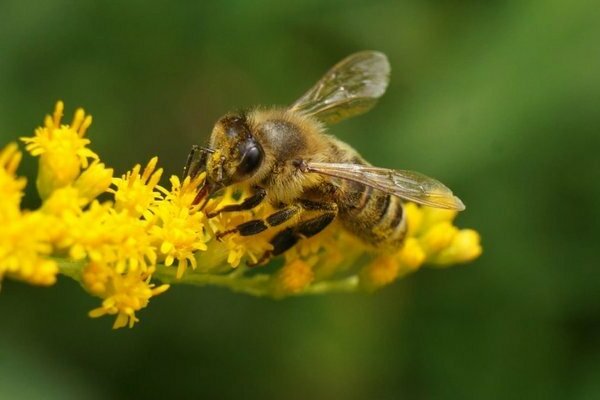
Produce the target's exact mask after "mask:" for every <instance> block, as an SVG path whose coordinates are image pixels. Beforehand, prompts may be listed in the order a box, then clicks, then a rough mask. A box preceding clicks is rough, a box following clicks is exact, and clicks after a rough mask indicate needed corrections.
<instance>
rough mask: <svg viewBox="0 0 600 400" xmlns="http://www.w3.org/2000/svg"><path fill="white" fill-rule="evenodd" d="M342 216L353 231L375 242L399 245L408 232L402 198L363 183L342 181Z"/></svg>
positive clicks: (342, 219) (383, 245) (363, 238)
mask: <svg viewBox="0 0 600 400" xmlns="http://www.w3.org/2000/svg"><path fill="white" fill-rule="evenodd" d="M339 188H340V190H341V192H342V193H343V196H342V199H343V200H342V201H341V202H340V203H341V204H338V205H339V207H340V214H339V216H340V220H341V222H342V223H343V224H344V226H345V227H346V229H348V230H349V231H350V232H352V233H353V234H355V235H356V236H358V237H359V238H361V239H362V240H364V241H365V242H367V243H369V244H371V245H373V246H375V247H383V248H390V249H395V248H398V247H399V246H400V245H401V244H402V241H403V240H404V236H405V234H406V221H405V218H404V209H403V207H402V201H401V200H400V199H399V198H398V197H396V196H392V195H389V194H386V193H384V192H381V191H378V190H375V189H372V188H371V187H368V186H365V185H362V184H360V183H355V182H350V181H341V182H340V183H339Z"/></svg>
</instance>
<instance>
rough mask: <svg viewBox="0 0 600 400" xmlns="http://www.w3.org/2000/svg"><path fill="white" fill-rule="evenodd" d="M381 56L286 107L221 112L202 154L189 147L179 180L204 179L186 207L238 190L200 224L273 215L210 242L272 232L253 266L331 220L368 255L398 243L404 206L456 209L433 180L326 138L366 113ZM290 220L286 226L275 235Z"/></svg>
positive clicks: (384, 76)
mask: <svg viewBox="0 0 600 400" xmlns="http://www.w3.org/2000/svg"><path fill="white" fill-rule="evenodd" d="M389 73H390V65H389V62H388V59H387V57H386V56H385V55H384V54H382V53H380V52H376V51H362V52H358V53H355V54H352V55H350V56H348V57H347V58H345V59H343V60H342V61H340V62H339V63H337V64H336V65H335V66H333V67H332V68H331V69H330V70H329V71H328V72H327V73H326V74H325V75H324V76H323V77H322V78H321V79H320V80H319V81H318V82H317V83H316V84H315V85H314V86H313V87H312V88H311V89H310V90H309V91H308V92H306V93H305V94H304V95H303V96H302V97H300V99H298V100H297V101H296V102H294V103H293V104H292V105H291V106H289V107H283V108H269V109H263V108H255V109H252V110H250V111H246V112H239V113H229V114H227V115H225V116H224V117H222V118H220V119H219V120H218V121H217V123H216V124H215V126H214V128H213V130H212V134H211V137H210V144H209V147H199V146H194V147H193V148H192V151H191V152H190V155H189V157H188V162H187V164H186V167H185V169H184V175H185V176H188V175H189V176H192V177H193V176H196V175H197V174H198V173H199V172H201V171H206V180H205V184H204V186H203V187H202V188H201V189H200V190H199V192H198V195H197V196H196V199H195V203H196V204H198V203H201V202H204V204H206V203H205V202H206V201H207V199H208V197H210V196H211V195H213V194H215V193H216V192H218V191H220V190H221V189H223V188H225V187H227V186H230V185H234V184H241V183H243V184H246V185H248V187H250V188H251V189H252V192H251V193H252V194H251V195H250V196H249V197H247V198H246V199H244V200H243V201H242V202H241V203H240V204H236V205H228V206H225V207H223V208H221V209H219V210H216V211H214V212H212V213H210V214H209V215H208V217H209V218H210V217H213V216H215V215H218V214H219V213H223V212H232V211H242V210H251V209H253V208H255V207H256V206H258V205H259V204H260V203H261V202H263V201H267V202H269V203H270V204H271V205H272V206H273V207H274V208H275V209H276V211H275V212H274V213H273V214H271V215H269V216H268V217H267V218H265V219H255V220H252V221H249V222H245V223H243V224H240V225H238V226H236V227H235V228H233V229H231V230H228V231H226V232H220V233H218V234H217V238H222V237H223V236H224V235H227V234H231V233H237V234H239V235H242V236H249V235H255V234H258V233H260V232H263V231H265V230H267V229H274V236H273V237H272V239H271V241H270V242H271V245H272V247H273V249H272V250H271V251H268V252H266V253H265V254H264V255H263V256H262V258H261V259H260V260H259V261H258V262H257V264H263V263H265V262H266V261H267V260H269V259H270V258H271V257H273V256H277V255H280V254H282V253H284V252H285V251H287V250H288V249H290V248H292V247H293V246H294V245H295V244H296V243H297V242H298V241H299V240H301V239H303V238H308V237H311V236H313V235H316V234H318V233H319V232H321V231H322V230H323V229H325V227H327V226H328V225H329V224H330V223H331V222H333V221H334V219H336V218H337V219H338V220H339V221H340V222H341V224H342V226H343V227H344V228H345V229H346V230H348V231H349V232H350V233H352V234H353V235H355V236H356V237H358V238H359V239H360V240H362V241H363V242H365V243H366V244H368V245H369V246H371V247H373V248H375V249H377V250H381V251H392V250H394V249H398V248H399V246H401V245H402V242H403V240H404V237H405V235H406V230H407V226H406V218H405V215H404V209H403V201H404V200H407V201H411V202H415V203H419V204H422V205H425V206H430V207H437V208H443V209H450V210H459V211H461V210H464V208H465V206H464V205H463V203H462V202H461V200H460V199H459V198H458V197H456V196H454V195H453V194H452V192H451V191H450V189H448V188H447V187H446V186H444V185H443V184H442V183H440V182H438V181H437V180H435V179H432V178H429V177H427V176H425V175H422V174H420V173H417V172H411V171H405V170H393V169H387V168H378V167H374V166H372V165H371V164H369V163H368V162H367V161H365V160H364V159H363V158H362V157H361V156H360V155H359V154H358V152H357V151H356V150H354V149H353V148H352V147H350V146H349V145H348V144H346V143H344V142H342V141H340V140H339V139H337V138H335V137H333V136H331V135H328V134H326V133H325V126H326V125H330V124H334V123H336V122H339V121H341V120H343V119H346V118H349V117H352V116H356V115H359V114H362V113H364V112H366V111H368V110H369V109H371V108H372V107H373V106H374V105H375V103H376V102H377V99H379V97H381V96H382V95H383V94H384V92H385V90H386V88H387V86H388V82H389ZM292 218H294V220H293V221H295V222H294V224H293V225H292V226H288V227H286V228H285V229H282V230H279V231H278V232H277V230H276V228H277V227H278V226H279V225H281V224H283V223H284V222H286V221H289V220H290V219H292Z"/></svg>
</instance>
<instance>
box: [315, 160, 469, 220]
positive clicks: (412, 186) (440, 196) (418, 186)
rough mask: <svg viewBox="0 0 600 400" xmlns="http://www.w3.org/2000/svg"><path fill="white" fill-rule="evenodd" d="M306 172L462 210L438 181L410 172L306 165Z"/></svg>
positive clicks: (320, 164) (337, 165)
mask: <svg viewBox="0 0 600 400" xmlns="http://www.w3.org/2000/svg"><path fill="white" fill-rule="evenodd" d="M306 170H307V171H308V172H316V173H319V174H323V175H329V176H333V177H336V178H340V179H347V180H350V181H354V182H357V183H362V184H363V185H367V186H371V187H372V188H373V189H377V190H381V191H383V192H386V193H389V194H392V195H394V196H398V197H400V198H402V199H405V200H409V201H412V202H415V203H419V204H423V205H426V206H430V207H436V208H444V209H448V210H458V211H462V210H464V209H465V205H464V204H463V202H462V201H461V200H460V199H459V198H458V197H456V196H454V195H453V194H452V191H451V190H450V189H448V188H447V187H446V186H444V184H442V183H441V182H439V181H437V180H435V179H433V178H429V177H428V176H425V175H423V174H420V173H418V172H413V171H404V170H393V169H387V168H377V167H372V166H369V165H360V164H335V163H307V164H306Z"/></svg>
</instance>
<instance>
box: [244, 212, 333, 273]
mask: <svg viewBox="0 0 600 400" xmlns="http://www.w3.org/2000/svg"><path fill="white" fill-rule="evenodd" d="M310 204H311V205H313V206H317V205H319V206H321V207H323V208H324V209H325V210H326V211H325V212H324V213H323V214H321V215H319V216H317V217H314V218H311V219H308V220H306V221H302V222H300V223H299V224H298V225H295V226H290V227H288V228H286V229H284V230H282V231H281V232H279V233H278V234H277V235H275V236H274V237H273V238H272V239H271V241H270V243H271V245H272V246H273V250H270V251H267V252H265V253H264V254H263V255H262V257H261V258H260V259H258V261H257V262H256V263H248V266H249V267H253V266H256V265H261V264H264V263H266V262H267V261H268V260H269V259H271V257H274V256H278V255H280V254H283V253H285V252H286V251H287V250H289V249H291V248H292V247H293V246H294V245H295V244H296V243H298V241H299V240H300V239H304V238H309V237H311V236H314V235H316V234H317V233H319V232H321V231H322V230H323V229H325V228H326V227H327V226H328V225H329V224H330V223H331V222H333V220H334V219H335V216H336V215H337V206H336V205H335V204H325V203H315V202H310ZM323 208H322V209H323Z"/></svg>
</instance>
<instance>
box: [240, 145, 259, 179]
mask: <svg viewBox="0 0 600 400" xmlns="http://www.w3.org/2000/svg"><path fill="white" fill-rule="evenodd" d="M262 159H263V152H262V149H261V148H260V146H258V144H256V143H251V144H249V145H246V146H244V151H243V152H242V161H241V162H240V165H239V166H238V168H237V171H236V173H235V175H236V178H238V179H239V178H244V177H247V176H248V175H250V174H252V173H253V172H254V171H256V170H257V169H258V167H259V166H260V163H261V162H262Z"/></svg>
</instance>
